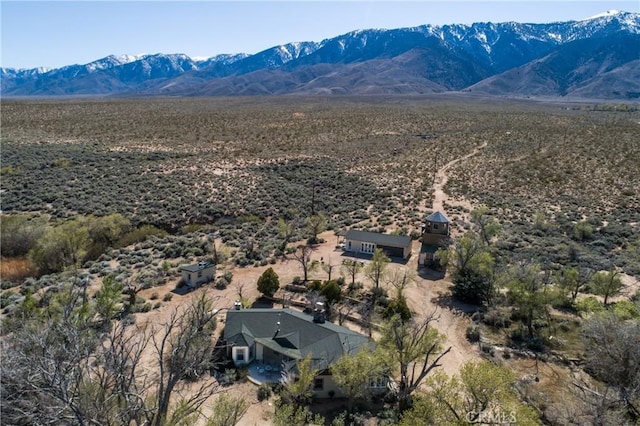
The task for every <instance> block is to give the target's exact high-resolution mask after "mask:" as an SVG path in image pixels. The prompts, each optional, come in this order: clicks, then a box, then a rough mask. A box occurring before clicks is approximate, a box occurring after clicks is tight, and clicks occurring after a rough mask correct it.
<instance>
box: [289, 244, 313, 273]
mask: <svg viewBox="0 0 640 426" xmlns="http://www.w3.org/2000/svg"><path fill="white" fill-rule="evenodd" d="M312 252H313V249H312V248H311V247H309V246H308V245H304V244H302V245H299V246H298V248H297V250H296V251H295V252H294V253H293V254H292V256H293V258H294V259H295V260H296V261H297V262H298V263H299V264H300V266H302V273H303V275H304V281H305V282H307V281H308V279H309V272H311V271H313V270H314V269H315V267H316V264H315V263H314V262H312V261H311V253H312Z"/></svg>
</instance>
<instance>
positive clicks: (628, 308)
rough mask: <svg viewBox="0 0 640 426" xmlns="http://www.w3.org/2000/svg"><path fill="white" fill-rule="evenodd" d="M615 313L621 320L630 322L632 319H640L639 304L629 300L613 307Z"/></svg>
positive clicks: (617, 303)
mask: <svg viewBox="0 0 640 426" xmlns="http://www.w3.org/2000/svg"><path fill="white" fill-rule="evenodd" d="M613 312H615V313H616V315H618V317H619V318H620V319H623V320H628V319H632V318H638V317H640V310H639V309H638V304H637V303H634V302H632V301H629V300H621V301H619V302H616V303H615V304H614V305H613Z"/></svg>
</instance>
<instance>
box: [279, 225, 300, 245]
mask: <svg viewBox="0 0 640 426" xmlns="http://www.w3.org/2000/svg"><path fill="white" fill-rule="evenodd" d="M297 230H298V227H297V226H296V223H295V222H294V221H293V220H291V221H287V220H285V219H284V218H280V219H278V235H280V237H281V238H282V243H281V244H280V250H282V253H284V252H285V250H286V248H287V244H289V241H291V238H293V236H294V235H295V234H296V231H297Z"/></svg>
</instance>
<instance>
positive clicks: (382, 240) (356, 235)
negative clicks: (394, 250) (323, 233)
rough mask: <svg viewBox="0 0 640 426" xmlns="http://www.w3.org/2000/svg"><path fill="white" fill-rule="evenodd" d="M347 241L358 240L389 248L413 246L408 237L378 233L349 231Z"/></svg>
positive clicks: (346, 236)
mask: <svg viewBox="0 0 640 426" xmlns="http://www.w3.org/2000/svg"><path fill="white" fill-rule="evenodd" d="M345 238H346V239H347V240H357V241H366V242H371V243H375V244H376V245H379V246H387V247H403V248H404V247H407V246H409V245H411V237H409V236H406V235H391V234H380V233H378V232H368V231H359V230H357V229H349V230H348V231H347V234H346V235H345Z"/></svg>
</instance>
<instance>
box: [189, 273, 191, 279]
mask: <svg viewBox="0 0 640 426" xmlns="http://www.w3.org/2000/svg"><path fill="white" fill-rule="evenodd" d="M189 281H191V273H189Z"/></svg>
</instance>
